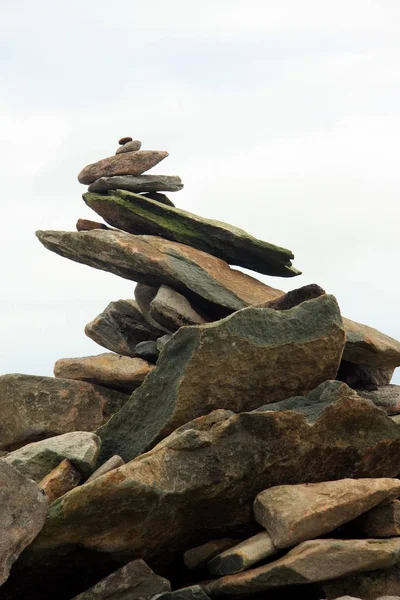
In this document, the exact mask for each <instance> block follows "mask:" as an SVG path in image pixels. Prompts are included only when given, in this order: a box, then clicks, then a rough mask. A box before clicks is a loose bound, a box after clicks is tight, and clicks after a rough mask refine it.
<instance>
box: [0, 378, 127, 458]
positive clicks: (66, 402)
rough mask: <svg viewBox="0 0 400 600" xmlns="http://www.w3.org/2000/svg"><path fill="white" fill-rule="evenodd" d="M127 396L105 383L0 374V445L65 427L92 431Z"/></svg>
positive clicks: (65, 429)
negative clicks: (104, 384) (96, 383)
mask: <svg viewBox="0 0 400 600" xmlns="http://www.w3.org/2000/svg"><path fill="white" fill-rule="evenodd" d="M127 398H128V396H127V395H126V394H123V393H121V392H117V391H115V390H110V389H108V388H106V387H102V386H98V385H93V384H91V383H85V382H80V381H72V380H70V379H55V378H53V377H38V376H36V375H20V374H11V375H2V376H1V377H0V413H1V419H0V448H5V449H7V450H13V449H15V448H19V447H20V446H23V445H24V444H27V443H29V442H31V441H36V440H41V439H44V438H48V437H52V436H54V435H60V434H62V433H67V432H69V431H93V430H95V429H97V428H98V427H100V425H102V424H103V423H105V422H106V421H107V420H108V419H109V418H110V416H111V415H112V414H113V413H114V412H116V411H118V410H119V409H120V408H122V406H123V404H124V403H125V402H126V400H127Z"/></svg>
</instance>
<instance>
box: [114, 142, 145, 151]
mask: <svg viewBox="0 0 400 600" xmlns="http://www.w3.org/2000/svg"><path fill="white" fill-rule="evenodd" d="M125 139H127V138H125ZM141 147H142V142H140V141H139V140H130V141H128V142H125V144H123V145H122V146H120V148H118V149H117V151H116V153H115V154H122V153H124V152H137V151H138V150H140V148H141Z"/></svg>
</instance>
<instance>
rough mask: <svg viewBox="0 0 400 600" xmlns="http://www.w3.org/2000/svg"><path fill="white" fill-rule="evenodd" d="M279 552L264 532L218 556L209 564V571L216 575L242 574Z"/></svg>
mask: <svg viewBox="0 0 400 600" xmlns="http://www.w3.org/2000/svg"><path fill="white" fill-rule="evenodd" d="M277 552H278V550H277V548H275V546H274V544H273V543H272V540H271V538H270V536H269V535H268V533H267V532H266V531H262V532H261V533H258V534H257V535H254V536H253V537H251V538H249V539H248V540H244V541H243V542H241V543H240V544H238V545H237V546H234V547H233V548H230V549H228V550H225V551H224V552H222V553H221V554H218V556H216V557H215V558H213V559H212V560H210V562H209V563H208V565H207V566H208V570H209V571H210V572H211V573H213V574H214V575H229V574H231V573H240V572H241V571H244V570H245V569H248V567H251V566H252V565H254V564H256V563H258V562H260V561H261V560H264V559H265V558H268V557H269V556H272V555H273V554H276V553H277Z"/></svg>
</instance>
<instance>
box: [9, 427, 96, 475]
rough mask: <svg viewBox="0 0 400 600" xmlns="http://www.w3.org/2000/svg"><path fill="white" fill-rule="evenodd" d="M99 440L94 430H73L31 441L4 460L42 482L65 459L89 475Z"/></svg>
mask: <svg viewBox="0 0 400 600" xmlns="http://www.w3.org/2000/svg"><path fill="white" fill-rule="evenodd" d="M100 443H101V442H100V439H99V438H98V437H97V435H95V434H94V433H89V432H88V431H73V432H71V433H64V434H63V435H57V436H56V437H52V438H50V439H48V440H42V441H41V442H34V443H33V444H28V445H27V446H24V447H23V448H20V449H19V450H15V451H14V452H10V453H9V454H7V456H5V457H4V458H3V460H4V461H5V462H6V463H8V464H9V465H12V466H13V467H14V468H15V469H18V471H19V472H20V473H22V474H23V475H24V476H25V477H29V478H30V479H33V480H34V481H37V482H39V481H42V479H43V478H44V477H46V475H48V474H49V473H50V472H51V471H52V470H53V469H55V467H57V466H58V465H59V464H60V462H61V461H62V460H64V459H65V458H67V459H68V460H69V461H70V462H71V464H72V465H74V466H75V467H76V468H77V469H78V471H79V472H80V473H82V474H83V475H90V473H92V471H94V469H95V466H96V461H97V457H98V455H99V450H100Z"/></svg>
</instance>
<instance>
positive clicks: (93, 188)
mask: <svg viewBox="0 0 400 600" xmlns="http://www.w3.org/2000/svg"><path fill="white" fill-rule="evenodd" d="M182 188H183V183H182V181H181V178H180V177H177V176H176V175H139V176H138V177H134V176H133V175H124V176H115V177H101V178H100V179H97V180H96V181H94V182H93V183H92V184H91V185H90V186H89V188H88V189H89V192H108V190H127V191H130V192H136V193H139V192H178V191H179V190H181V189H182Z"/></svg>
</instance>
